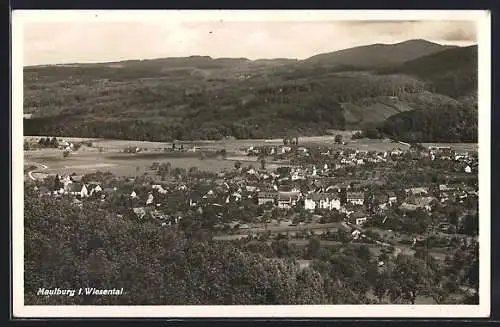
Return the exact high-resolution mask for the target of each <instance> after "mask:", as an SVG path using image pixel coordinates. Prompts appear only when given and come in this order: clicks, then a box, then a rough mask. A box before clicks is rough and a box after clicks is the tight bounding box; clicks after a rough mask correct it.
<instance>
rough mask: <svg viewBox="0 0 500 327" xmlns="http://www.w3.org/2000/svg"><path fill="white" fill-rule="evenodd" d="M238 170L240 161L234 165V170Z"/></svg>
mask: <svg viewBox="0 0 500 327" xmlns="http://www.w3.org/2000/svg"><path fill="white" fill-rule="evenodd" d="M240 168H241V162H240V161H236V162H235V163H234V169H236V170H239V169H240Z"/></svg>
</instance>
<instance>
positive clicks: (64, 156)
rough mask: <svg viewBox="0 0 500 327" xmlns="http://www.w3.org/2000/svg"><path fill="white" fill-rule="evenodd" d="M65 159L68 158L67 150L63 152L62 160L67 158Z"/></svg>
mask: <svg viewBox="0 0 500 327" xmlns="http://www.w3.org/2000/svg"><path fill="white" fill-rule="evenodd" d="M67 157H69V151H68V150H65V151H64V152H63V158H67Z"/></svg>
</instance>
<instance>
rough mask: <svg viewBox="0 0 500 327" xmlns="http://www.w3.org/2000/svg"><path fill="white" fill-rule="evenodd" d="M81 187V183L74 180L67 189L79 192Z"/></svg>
mask: <svg viewBox="0 0 500 327" xmlns="http://www.w3.org/2000/svg"><path fill="white" fill-rule="evenodd" d="M82 188H83V184H82V183H78V182H74V183H71V184H69V191H70V192H80V191H81V190H82Z"/></svg>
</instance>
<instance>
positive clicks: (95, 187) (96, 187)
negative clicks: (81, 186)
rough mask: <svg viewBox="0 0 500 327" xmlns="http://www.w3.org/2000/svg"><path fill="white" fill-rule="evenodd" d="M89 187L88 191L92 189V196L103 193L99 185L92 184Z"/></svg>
mask: <svg viewBox="0 0 500 327" xmlns="http://www.w3.org/2000/svg"><path fill="white" fill-rule="evenodd" d="M88 185H89V186H88V189H90V195H94V194H99V193H101V192H102V187H101V185H99V184H98V183H95V182H92V183H89V184H88Z"/></svg>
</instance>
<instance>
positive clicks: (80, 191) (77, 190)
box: [68, 182, 89, 198]
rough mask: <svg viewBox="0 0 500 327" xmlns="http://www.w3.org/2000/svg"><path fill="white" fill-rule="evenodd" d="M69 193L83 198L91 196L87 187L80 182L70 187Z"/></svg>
mask: <svg viewBox="0 0 500 327" xmlns="http://www.w3.org/2000/svg"><path fill="white" fill-rule="evenodd" d="M68 193H69V194H71V195H76V196H80V197H82V198H85V197H88V196H89V191H88V189H87V186H85V184H82V183H79V182H73V183H71V184H70V186H69V190H68Z"/></svg>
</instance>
